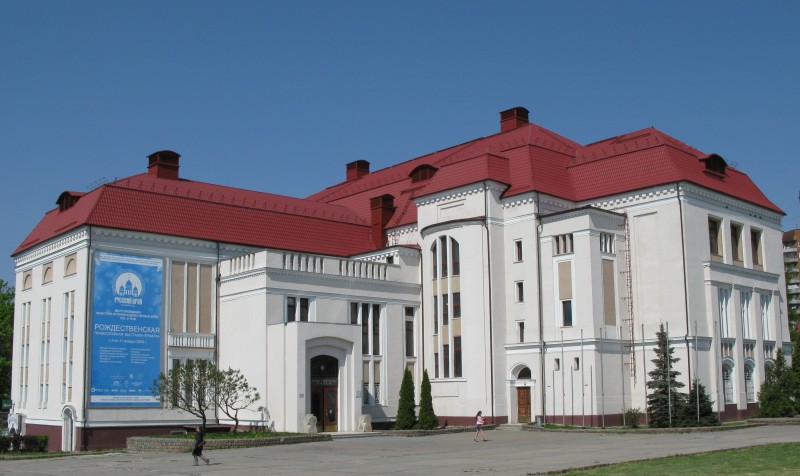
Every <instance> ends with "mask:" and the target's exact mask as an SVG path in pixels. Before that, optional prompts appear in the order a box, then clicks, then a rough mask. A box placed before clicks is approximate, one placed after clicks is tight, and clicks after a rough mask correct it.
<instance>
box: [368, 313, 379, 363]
mask: <svg viewBox="0 0 800 476" xmlns="http://www.w3.org/2000/svg"><path fill="white" fill-rule="evenodd" d="M369 317H370V319H371V320H372V355H381V307H380V306H379V305H377V304H373V305H372V315H371V316H369Z"/></svg>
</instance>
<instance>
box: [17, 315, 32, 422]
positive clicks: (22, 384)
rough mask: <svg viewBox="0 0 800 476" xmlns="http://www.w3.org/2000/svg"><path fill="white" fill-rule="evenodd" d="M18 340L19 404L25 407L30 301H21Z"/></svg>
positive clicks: (26, 400)
mask: <svg viewBox="0 0 800 476" xmlns="http://www.w3.org/2000/svg"><path fill="white" fill-rule="evenodd" d="M21 334H22V335H21V337H20V341H21V342H22V345H21V349H20V354H21V358H20V363H19V367H20V369H19V370H20V372H19V405H20V408H26V406H27V404H28V365H29V363H30V357H31V302H24V303H22V329H21Z"/></svg>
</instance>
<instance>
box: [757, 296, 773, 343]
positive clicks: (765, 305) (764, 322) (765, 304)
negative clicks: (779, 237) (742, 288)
mask: <svg viewBox="0 0 800 476" xmlns="http://www.w3.org/2000/svg"><path fill="white" fill-rule="evenodd" d="M759 296H760V298H761V299H760V301H761V333H762V336H763V339H764V340H774V336H773V335H772V318H770V315H769V305H770V301H771V296H770V295H769V294H760V295H759Z"/></svg>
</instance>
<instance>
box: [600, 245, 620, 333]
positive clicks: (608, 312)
mask: <svg viewBox="0 0 800 476" xmlns="http://www.w3.org/2000/svg"><path fill="white" fill-rule="evenodd" d="M614 275H615V273H614V261H612V260H610V259H604V260H603V323H604V324H605V325H607V326H614V325H616V324H617V292H616V286H615V285H614Z"/></svg>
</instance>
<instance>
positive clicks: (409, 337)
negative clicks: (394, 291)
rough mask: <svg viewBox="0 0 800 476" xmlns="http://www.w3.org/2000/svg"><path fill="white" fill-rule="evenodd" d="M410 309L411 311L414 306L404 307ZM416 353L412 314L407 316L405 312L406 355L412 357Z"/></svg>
mask: <svg viewBox="0 0 800 476" xmlns="http://www.w3.org/2000/svg"><path fill="white" fill-rule="evenodd" d="M408 309H411V311H412V313H413V311H414V308H413V307H411V308H408V307H407V308H406V310H408ZM415 355H416V354H415V353H414V316H413V314H412V316H411V317H410V318H409V317H408V314H406V357H414V356H415Z"/></svg>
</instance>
